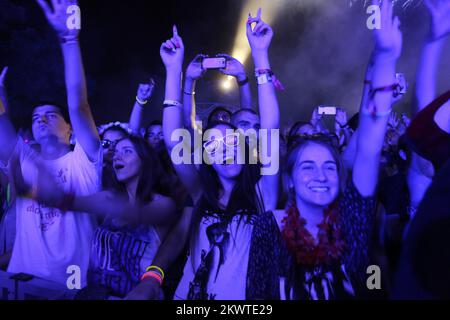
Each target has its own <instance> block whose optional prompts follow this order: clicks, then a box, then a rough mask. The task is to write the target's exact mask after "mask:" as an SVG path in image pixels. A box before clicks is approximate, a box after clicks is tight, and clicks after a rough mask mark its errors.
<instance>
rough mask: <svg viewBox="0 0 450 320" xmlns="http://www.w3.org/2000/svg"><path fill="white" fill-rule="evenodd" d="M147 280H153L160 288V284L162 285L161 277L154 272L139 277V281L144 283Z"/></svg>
mask: <svg viewBox="0 0 450 320" xmlns="http://www.w3.org/2000/svg"><path fill="white" fill-rule="evenodd" d="M148 278H153V279H155V280H157V281H158V283H159V285H160V286H162V284H163V279H162V277H161V276H160V275H159V274H157V273H156V272H153V271H149V272H146V273H145V274H144V275H143V276H142V277H141V281H144V280H145V279H148Z"/></svg>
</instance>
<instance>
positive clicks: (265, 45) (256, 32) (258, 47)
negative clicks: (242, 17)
mask: <svg viewBox="0 0 450 320" xmlns="http://www.w3.org/2000/svg"><path fill="white" fill-rule="evenodd" d="M261 16H262V10H261V8H259V9H258V13H257V15H256V17H255V18H253V17H252V15H251V14H249V17H248V21H247V38H248V42H249V44H250V47H251V49H252V54H253V55H255V54H256V53H258V52H263V53H266V52H267V51H268V49H269V46H270V43H271V42H272V38H273V30H272V28H271V27H270V26H269V25H268V24H267V23H265V22H264V21H263V20H262V19H261ZM254 23H256V26H255V27H254V28H252V25H253V24H254Z"/></svg>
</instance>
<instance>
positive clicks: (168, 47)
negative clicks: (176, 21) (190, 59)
mask: <svg viewBox="0 0 450 320" xmlns="http://www.w3.org/2000/svg"><path fill="white" fill-rule="evenodd" d="M160 54H161V59H162V61H163V63H164V65H165V67H166V69H167V70H168V69H177V70H180V71H181V69H182V67H183V59H184V44H183V40H182V39H181V37H180V36H179V35H178V30H177V27H176V26H173V36H172V38H171V39H169V40H167V41H166V42H164V43H163V44H162V45H161V48H160Z"/></svg>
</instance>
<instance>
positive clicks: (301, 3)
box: [0, 0, 450, 126]
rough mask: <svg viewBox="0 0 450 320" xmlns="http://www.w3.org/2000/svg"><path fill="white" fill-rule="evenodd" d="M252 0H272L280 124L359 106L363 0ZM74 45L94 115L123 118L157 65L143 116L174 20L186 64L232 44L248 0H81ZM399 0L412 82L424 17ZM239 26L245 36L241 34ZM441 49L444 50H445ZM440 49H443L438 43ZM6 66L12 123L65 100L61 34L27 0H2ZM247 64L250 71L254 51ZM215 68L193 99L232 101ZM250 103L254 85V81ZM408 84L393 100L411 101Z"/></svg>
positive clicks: (403, 67)
mask: <svg viewBox="0 0 450 320" xmlns="http://www.w3.org/2000/svg"><path fill="white" fill-rule="evenodd" d="M248 1H249V2H254V4H255V5H256V6H258V5H262V7H263V18H264V4H265V2H267V1H274V2H276V4H277V6H278V8H279V11H280V12H279V15H278V18H277V19H276V20H275V21H274V23H272V26H273V28H274V31H275V38H274V41H273V43H272V46H271V63H272V69H273V70H274V71H275V72H276V74H277V75H278V77H279V78H280V80H281V81H282V82H283V84H284V85H285V87H286V91H285V92H283V93H280V94H279V101H280V106H281V111H282V116H283V122H284V124H291V123H292V122H293V121H294V120H302V119H305V120H306V119H307V118H309V116H310V114H311V112H312V110H313V108H314V107H315V106H317V105H320V104H326V105H337V106H342V107H345V108H346V109H347V110H348V111H349V113H350V114H353V113H355V112H356V111H357V108H358V104H359V101H360V97H361V91H362V82H363V79H364V71H365V67H366V64H367V61H368V59H369V55H370V52H371V50H372V34H371V32H370V31H369V30H368V29H367V27H366V20H367V18H368V17H369V15H367V14H366V13H365V9H364V7H363V5H362V3H361V1H359V2H358V1H356V3H354V4H353V6H350V5H349V2H350V1H349V0H248ZM79 2H80V7H81V12H82V32H81V46H82V51H83V56H84V63H85V69H86V74H87V79H88V90H89V101H90V104H91V108H92V110H93V113H94V117H95V119H96V122H97V124H102V123H106V122H110V121H116V120H119V121H127V120H128V117H129V114H130V112H131V108H132V105H133V102H134V97H135V95H136V89H137V85H138V83H139V82H140V81H143V80H144V79H147V78H148V77H149V75H154V77H155V78H156V80H157V90H156V93H155V95H154V97H153V99H152V103H151V104H150V105H149V106H148V108H147V111H146V119H145V120H146V122H150V121H151V120H154V119H159V118H160V117H161V107H160V106H161V104H162V101H163V98H164V92H163V91H164V69H163V65H162V63H161V60H160V57H159V47H160V45H161V43H162V42H163V41H165V40H166V39H168V38H169V37H170V36H171V27H172V25H173V24H174V23H176V24H177V26H178V28H179V31H180V35H181V36H182V37H183V40H184V42H185V46H186V58H185V64H186V65H187V64H188V62H189V61H190V60H191V59H192V58H193V57H194V56H195V55H196V54H197V53H200V52H202V53H206V54H216V53H220V52H226V53H230V54H231V52H232V49H233V44H234V38H235V36H236V31H237V27H238V25H239V23H241V24H245V21H239V20H240V17H241V11H242V8H243V6H244V4H245V2H246V0H222V1H218V0H209V1H204V0H201V1H186V0H184V1H183V0H177V1H175V0H165V1H144V0H127V1H111V0H109V1H106V0H89V1H88V0H80V1H79ZM401 2H402V1H398V3H397V6H396V12H397V14H398V15H399V16H400V19H401V20H402V30H403V31H404V50H403V55H402V58H401V59H400V61H399V64H398V71H399V72H403V73H405V74H406V77H407V79H408V80H409V82H410V84H411V85H413V83H414V77H415V70H416V65H417V62H418V58H419V52H420V48H421V44H422V40H423V38H424V36H425V33H426V30H427V26H428V17H427V14H426V12H425V8H424V7H423V5H421V4H420V1H419V0H418V1H416V2H417V3H415V4H414V5H413V6H410V7H409V8H408V9H403V8H402V7H401V4H402V3H401ZM241 36H243V37H244V36H245V35H244V34H242V35H241ZM444 52H448V47H447V50H445V51H444ZM444 57H448V54H445V53H444ZM443 60H446V61H444V62H443V64H442V66H441V70H442V72H441V74H440V77H441V81H440V91H442V90H444V89H445V88H446V86H447V88H448V85H449V81H448V78H449V77H448V74H449V71H450V63H449V61H448V60H449V59H443ZM5 65H8V66H10V69H9V73H8V76H7V79H6V84H7V88H8V94H9V101H10V105H11V113H12V117H13V119H14V122H15V123H16V125H17V126H25V125H28V124H29V121H30V120H29V119H30V118H29V114H30V112H31V108H32V106H33V105H34V104H35V103H36V102H37V101H41V100H56V101H59V102H62V103H64V101H65V89H64V78H63V66H62V58H61V53H60V49H59V44H58V40H57V38H56V36H55V35H54V33H53V31H52V30H51V29H50V27H49V26H48V25H47V22H46V20H45V18H44V15H43V13H42V12H41V10H40V7H39V6H38V5H37V4H36V3H35V1H33V0H0V68H2V67H3V66H5ZM246 69H247V73H248V74H249V75H250V79H251V80H253V76H252V70H253V64H252V63H251V61H248V62H247V63H246ZM220 79H222V76H220V75H219V74H217V73H213V72H212V73H209V74H208V75H207V77H206V79H205V80H204V81H202V82H201V83H200V84H198V85H197V92H198V98H197V100H198V101H199V102H202V101H208V102H210V101H217V102H224V103H228V104H238V102H239V97H238V94H237V90H233V91H231V92H230V93H224V92H223V91H221V90H220V85H219V80H220ZM252 90H253V93H254V104H256V85H255V84H254V81H253V83H252ZM412 90H413V87H412V86H411V87H410V93H409V94H408V95H407V97H406V98H404V100H403V101H402V102H401V103H399V105H397V107H396V108H397V109H398V110H400V111H406V112H407V111H408V110H409V107H410V103H411V101H412V94H411V93H412Z"/></svg>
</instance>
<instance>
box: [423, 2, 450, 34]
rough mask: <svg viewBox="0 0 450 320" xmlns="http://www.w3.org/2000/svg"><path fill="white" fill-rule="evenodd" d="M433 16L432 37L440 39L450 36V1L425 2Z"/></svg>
mask: <svg viewBox="0 0 450 320" xmlns="http://www.w3.org/2000/svg"><path fill="white" fill-rule="evenodd" d="M424 2H425V6H426V7H427V8H428V12H429V13H430V16H431V37H432V39H439V38H441V37H443V36H446V35H448V34H450V0H424Z"/></svg>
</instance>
